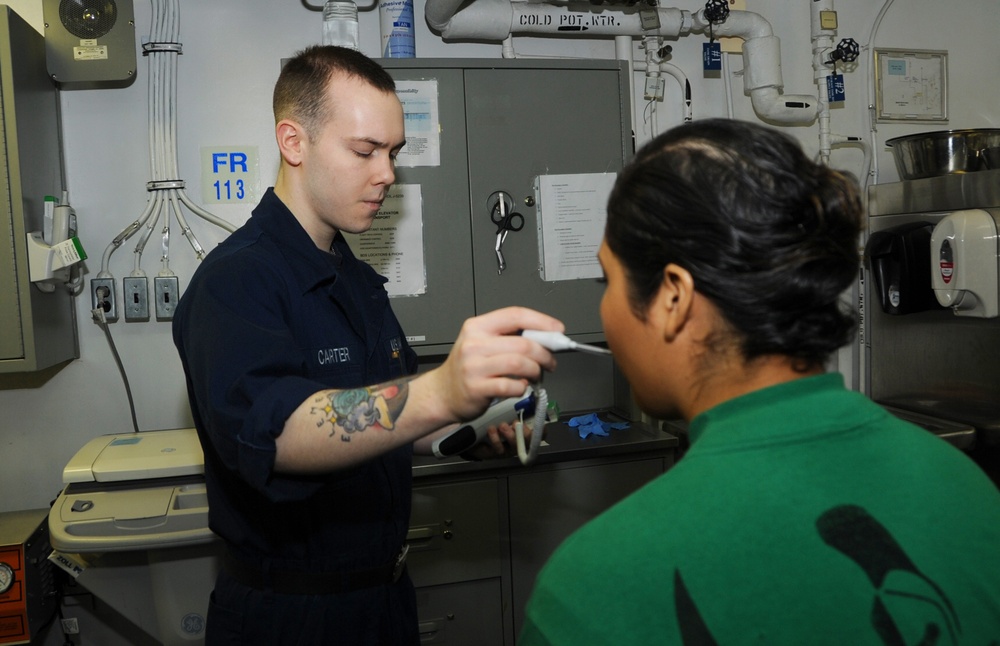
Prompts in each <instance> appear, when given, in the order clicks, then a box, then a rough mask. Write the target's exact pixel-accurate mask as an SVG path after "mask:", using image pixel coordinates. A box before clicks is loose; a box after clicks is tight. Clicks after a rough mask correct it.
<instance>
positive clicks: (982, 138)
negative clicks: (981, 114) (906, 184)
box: [885, 128, 1000, 180]
mask: <svg viewBox="0 0 1000 646" xmlns="http://www.w3.org/2000/svg"><path fill="white" fill-rule="evenodd" d="M885 144H886V145H887V146H889V147H890V148H892V156H893V159H894V160H895V161H896V169H897V170H898V171H899V177H900V179H904V180H907V179H922V178H924V177H938V176H940V175H948V174H951V173H971V172H975V171H978V170H985V169H988V168H990V166H989V165H988V162H985V163H984V159H983V158H984V155H983V154H982V153H981V151H983V150H988V149H991V148H998V147H1000V129H991V128H975V129H970V130H941V131H938V132H922V133H918V134H915V135H906V136H905V137H896V138H894V139H890V140H888V141H886V142H885Z"/></svg>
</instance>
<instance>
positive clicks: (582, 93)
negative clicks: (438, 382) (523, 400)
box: [382, 59, 632, 354]
mask: <svg viewBox="0 0 1000 646" xmlns="http://www.w3.org/2000/svg"><path fill="white" fill-rule="evenodd" d="M382 63H383V64H384V65H385V66H386V67H387V69H388V70H389V72H390V73H391V74H392V75H393V77H394V78H395V79H396V80H397V81H428V80H434V81H436V84H437V93H438V96H437V100H438V113H439V130H440V132H439V134H440V151H441V153H440V155H441V160H440V165H438V166H416V167H400V168H398V169H397V178H396V183H397V184H419V185H420V186H421V197H422V212H423V244H424V256H425V264H426V267H425V273H426V293H424V294H420V295H417V296H411V297H405V298H404V297H400V298H394V299H393V309H394V311H395V312H396V315H397V316H398V317H399V319H400V321H401V323H402V324H403V329H404V330H405V331H406V333H407V335H408V336H409V337H410V338H411V339H413V340H411V344H412V345H414V346H415V347H416V349H417V351H418V352H419V353H421V354H433V353H434V352H437V351H440V350H441V349H442V348H441V347H440V346H441V345H443V344H449V343H451V342H452V341H453V340H454V339H455V337H456V335H457V334H458V331H459V328H460V327H461V324H462V322H463V321H464V320H465V319H466V318H468V317H469V316H473V315H475V314H481V313H484V312H487V311H490V310H493V309H497V308H499V307H504V306H507V305H515V304H516V305H524V306H527V307H532V308H535V309H538V310H541V311H544V312H547V313H549V314H552V315H553V316H556V317H558V318H560V319H562V320H563V321H564V322H566V324H567V332H568V333H569V334H571V335H574V336H575V337H577V338H580V339H586V340H600V339H601V338H603V335H602V330H601V321H600V317H599V313H598V303H599V301H600V297H601V293H602V288H601V285H599V284H598V283H597V281H595V280H588V279H578V280H562V281H544V280H542V278H541V275H540V272H539V267H540V254H539V238H538V225H539V222H538V214H537V205H536V204H535V203H534V196H535V190H534V186H535V182H536V179H537V178H538V177H539V176H542V175H563V174H583V173H617V172H618V171H619V170H621V169H622V168H623V167H624V165H625V163H626V161H627V160H628V158H629V157H630V156H631V152H632V151H631V148H632V143H631V141H632V139H631V127H630V125H629V124H630V121H629V120H628V118H627V117H628V113H629V112H628V111H629V108H628V106H629V97H628V84H627V75H626V72H625V69H624V66H623V64H622V63H620V62H618V61H539V60H530V61H525V60H500V61H498V60H465V59H412V60H400V59H387V60H383V61H382ZM498 191H502V192H504V193H505V194H507V195H509V196H510V197H511V200H512V205H513V208H514V210H515V211H516V212H517V213H520V214H521V215H522V216H523V217H524V227H523V228H522V229H521V230H520V231H514V232H510V233H509V235H508V236H507V238H506V240H505V242H504V244H503V255H504V257H505V259H506V263H507V268H506V269H505V270H504V271H503V273H499V272H498V266H497V257H496V253H495V247H496V233H497V230H496V229H497V227H496V225H495V224H494V223H493V222H492V220H491V217H490V216H491V208H490V206H491V204H492V203H493V202H495V197H494V196H495V195H496V193H497V192H498ZM491 198H493V199H492V200H491ZM600 207H601V208H602V209H603V207H604V205H603V204H602V205H600ZM435 346H438V347H435Z"/></svg>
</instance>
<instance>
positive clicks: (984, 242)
mask: <svg viewBox="0 0 1000 646" xmlns="http://www.w3.org/2000/svg"><path fill="white" fill-rule="evenodd" d="M997 213H1000V211H997V210H992V209H991V210H984V209H968V210H964V211H954V212H952V213H949V214H948V215H946V216H945V217H944V218H942V219H941V220H940V221H939V222H938V223H937V226H935V227H934V232H933V233H932V234H931V267H932V269H931V285H932V286H933V288H934V295H935V296H936V297H937V300H938V302H939V303H941V305H944V306H945V307H950V308H951V309H952V311H954V312H955V314H956V315H958V316H973V317H979V318H995V317H996V316H997V315H998V313H1000V307H998V302H1000V298H998V296H1000V286H998V285H1000V283H998V280H997V278H998V275H1000V265H998V262H1000V261H998V254H997Z"/></svg>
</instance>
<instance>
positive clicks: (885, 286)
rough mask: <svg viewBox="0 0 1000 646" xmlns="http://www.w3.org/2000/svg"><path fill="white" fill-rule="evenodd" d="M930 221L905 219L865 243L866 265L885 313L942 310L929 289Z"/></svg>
mask: <svg viewBox="0 0 1000 646" xmlns="http://www.w3.org/2000/svg"><path fill="white" fill-rule="evenodd" d="M933 230H934V224H933V223H932V222H908V223H906V224H903V225H899V226H896V227H893V228H891V229H885V230H883V231H877V232H875V233H872V234H871V236H870V237H869V238H868V244H866V245H865V256H864V261H865V267H866V268H867V269H868V271H869V273H870V275H871V277H872V281H873V283H874V289H875V294H876V295H877V298H878V301H879V305H880V306H881V307H882V311H883V312H885V313H886V314H912V313H914V312H923V311H925V310H932V309H941V305H939V304H938V301H937V298H935V296H934V290H933V289H932V288H931V261H930V249H931V232H932V231H933Z"/></svg>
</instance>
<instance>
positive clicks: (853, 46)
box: [830, 38, 861, 63]
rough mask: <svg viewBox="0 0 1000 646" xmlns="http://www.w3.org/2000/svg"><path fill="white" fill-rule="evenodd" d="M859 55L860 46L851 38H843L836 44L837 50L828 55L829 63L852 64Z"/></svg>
mask: <svg viewBox="0 0 1000 646" xmlns="http://www.w3.org/2000/svg"><path fill="white" fill-rule="evenodd" d="M860 55H861V46H860V45H858V41H856V40H854V39H853V38H844V39H843V40H841V41H840V42H839V43H837V48H836V49H834V50H833V52H831V53H830V62H831V63H835V62H837V61H844V62H845V63H853V62H854V61H856V60H858V56H860Z"/></svg>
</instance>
